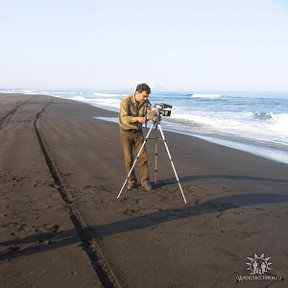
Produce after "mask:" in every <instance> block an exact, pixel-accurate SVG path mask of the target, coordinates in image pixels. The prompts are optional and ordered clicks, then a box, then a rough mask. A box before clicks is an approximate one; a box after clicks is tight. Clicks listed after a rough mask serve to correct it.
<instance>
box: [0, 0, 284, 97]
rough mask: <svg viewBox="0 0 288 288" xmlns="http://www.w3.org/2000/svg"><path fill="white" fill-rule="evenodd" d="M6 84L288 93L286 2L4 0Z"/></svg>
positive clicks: (1, 79) (1, 67)
mask: <svg viewBox="0 0 288 288" xmlns="http://www.w3.org/2000/svg"><path fill="white" fill-rule="evenodd" d="M0 11H1V17H0V88H20V87H21V88H95V89H103V88H112V89H114V88H120V89H122V88H129V87H133V88H134V86H135V85H136V84H137V83H139V82H147V83H148V84H150V85H151V86H152V87H166V88H170V89H180V90H196V89H197V90H199V89H203V90H255V89H258V90H286V91H287V90H288V76H287V75H288V1H287V0H198V1H196V0H145V1H144V0H142V1H137V0H66V1H64V0H18V1H17V0H5V1H4V0H0Z"/></svg>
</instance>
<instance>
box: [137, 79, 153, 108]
mask: <svg viewBox="0 0 288 288" xmlns="http://www.w3.org/2000/svg"><path fill="white" fill-rule="evenodd" d="M150 93H151V89H150V87H149V86H148V85H147V84H146V83H140V84H138V85H137V87H136V90H135V99H136V101H137V102H140V103H143V102H145V101H146V100H147V99H148V97H149V94H150Z"/></svg>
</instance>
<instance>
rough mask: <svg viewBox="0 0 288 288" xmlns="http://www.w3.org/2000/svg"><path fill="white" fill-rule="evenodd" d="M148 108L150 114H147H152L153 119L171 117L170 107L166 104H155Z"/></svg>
mask: <svg viewBox="0 0 288 288" xmlns="http://www.w3.org/2000/svg"><path fill="white" fill-rule="evenodd" d="M149 108H150V113H148V114H152V115H153V117H152V118H155V117H157V116H159V115H161V116H165V117H169V116H170V115H171V109H172V105H169V104H166V103H160V104H159V103H157V104H153V105H151V106H150V107H149ZM152 120H153V119H152Z"/></svg>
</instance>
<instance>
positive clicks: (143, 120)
mask: <svg viewBox="0 0 288 288" xmlns="http://www.w3.org/2000/svg"><path fill="white" fill-rule="evenodd" d="M135 122H139V123H142V124H144V123H145V122H146V118H145V117H133V118H132V123H135Z"/></svg>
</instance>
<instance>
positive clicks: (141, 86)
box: [135, 83, 151, 94]
mask: <svg viewBox="0 0 288 288" xmlns="http://www.w3.org/2000/svg"><path fill="white" fill-rule="evenodd" d="M135 91H136V92H139V93H141V92H143V91H146V92H147V93H148V94H150V93H151V89H150V87H149V86H148V85H147V84H146V83H140V84H138V85H137V87H136V90H135Z"/></svg>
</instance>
